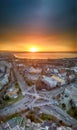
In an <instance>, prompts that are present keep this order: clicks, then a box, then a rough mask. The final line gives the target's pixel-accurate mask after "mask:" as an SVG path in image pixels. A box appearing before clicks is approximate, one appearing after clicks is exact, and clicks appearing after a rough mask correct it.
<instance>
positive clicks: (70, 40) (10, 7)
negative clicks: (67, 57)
mask: <svg viewBox="0 0 77 130" xmlns="http://www.w3.org/2000/svg"><path fill="white" fill-rule="evenodd" d="M76 7H77V0H0V50H8V51H29V50H30V49H31V48H37V50H38V51H48V52H49V51H51V52H54V51H77V43H76V36H77V35H76V34H77V33H76V30H77V26H76V23H77V10H76Z"/></svg>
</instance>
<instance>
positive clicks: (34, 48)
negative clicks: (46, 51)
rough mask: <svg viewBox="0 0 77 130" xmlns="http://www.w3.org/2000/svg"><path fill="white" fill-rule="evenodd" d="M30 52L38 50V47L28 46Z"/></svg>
mask: <svg viewBox="0 0 77 130" xmlns="http://www.w3.org/2000/svg"><path fill="white" fill-rule="evenodd" d="M30 52H38V48H36V47H32V48H30Z"/></svg>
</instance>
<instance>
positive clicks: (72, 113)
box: [67, 108, 77, 120]
mask: <svg viewBox="0 0 77 130" xmlns="http://www.w3.org/2000/svg"><path fill="white" fill-rule="evenodd" d="M67 113H68V114H69V115H70V116H72V117H73V118H75V119H76V120H77V108H75V109H74V108H70V109H69V110H68V111H67Z"/></svg>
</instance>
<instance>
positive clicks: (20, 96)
mask: <svg viewBox="0 0 77 130" xmlns="http://www.w3.org/2000/svg"><path fill="white" fill-rule="evenodd" d="M22 98H23V96H22V95H21V94H20V95H19V96H18V97H17V98H9V99H8V100H7V101H5V106H7V105H11V104H13V103H15V102H17V101H19V100H21V99H22Z"/></svg>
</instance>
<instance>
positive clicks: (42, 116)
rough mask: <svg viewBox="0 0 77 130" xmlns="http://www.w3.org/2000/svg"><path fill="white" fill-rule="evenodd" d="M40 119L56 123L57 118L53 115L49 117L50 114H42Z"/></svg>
mask: <svg viewBox="0 0 77 130" xmlns="http://www.w3.org/2000/svg"><path fill="white" fill-rule="evenodd" d="M40 118H41V119H42V120H46V121H47V120H52V121H55V120H56V118H55V117H53V116H51V115H49V114H43V113H42V114H41V115H40Z"/></svg>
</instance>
